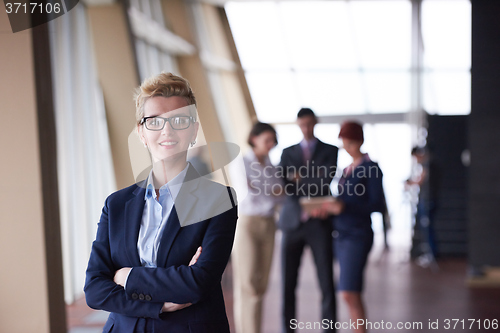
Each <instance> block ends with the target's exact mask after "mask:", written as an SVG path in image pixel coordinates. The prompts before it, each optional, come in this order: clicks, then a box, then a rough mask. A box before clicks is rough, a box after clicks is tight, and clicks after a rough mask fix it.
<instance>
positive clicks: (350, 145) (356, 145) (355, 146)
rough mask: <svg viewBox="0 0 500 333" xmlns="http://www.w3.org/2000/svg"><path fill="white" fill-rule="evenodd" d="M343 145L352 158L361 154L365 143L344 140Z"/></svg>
mask: <svg viewBox="0 0 500 333" xmlns="http://www.w3.org/2000/svg"><path fill="white" fill-rule="evenodd" d="M342 144H343V146H344V149H345V151H346V152H347V153H348V154H349V155H351V157H354V156H357V155H359V154H360V152H361V145H362V144H363V142H361V141H357V140H351V139H345V138H342Z"/></svg>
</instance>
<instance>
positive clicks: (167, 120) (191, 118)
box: [139, 115, 196, 131]
mask: <svg viewBox="0 0 500 333" xmlns="http://www.w3.org/2000/svg"><path fill="white" fill-rule="evenodd" d="M179 117H183V118H186V117H187V118H189V120H190V122H189V125H188V126H187V127H186V128H179V129H176V128H174V127H173V126H172V123H170V119H172V118H179ZM151 118H159V119H163V120H164V121H165V122H164V123H163V126H162V127H161V128H160V129H149V128H148V126H147V125H146V120H148V119H151ZM195 122H196V119H195V118H194V117H193V116H185V115H179V116H173V117H168V118H164V117H159V116H151V117H144V118H142V119H141V121H140V122H139V124H140V125H144V127H146V129H147V130H148V131H163V129H164V128H165V124H166V123H168V124H169V125H170V128H171V129H173V130H174V131H183V130H185V129H188V128H189V126H191V123H195Z"/></svg>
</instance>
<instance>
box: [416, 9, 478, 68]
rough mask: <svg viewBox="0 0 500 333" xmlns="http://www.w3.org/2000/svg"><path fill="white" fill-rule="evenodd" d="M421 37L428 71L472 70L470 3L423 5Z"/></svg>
mask: <svg viewBox="0 0 500 333" xmlns="http://www.w3.org/2000/svg"><path fill="white" fill-rule="evenodd" d="M422 34H423V42H424V50H425V56H424V61H425V66H426V67H434V68H435V67H442V68H444V67H446V68H460V69H461V68H470V64H471V4H470V1H468V0H457V1H428V0H427V1H424V2H423V4H422Z"/></svg>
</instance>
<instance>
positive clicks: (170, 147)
mask: <svg viewBox="0 0 500 333" xmlns="http://www.w3.org/2000/svg"><path fill="white" fill-rule="evenodd" d="M185 106H188V103H187V101H186V100H185V99H184V98H182V97H179V96H172V97H161V96H157V97H152V98H150V99H149V100H147V101H146V104H145V105H144V117H156V116H159V117H163V118H171V117H175V116H190V113H189V109H188V108H185ZM181 108H182V109H181ZM198 126H199V123H198V122H196V123H190V124H189V127H188V128H186V129H182V130H174V129H173V128H172V126H171V125H170V124H169V123H168V122H167V123H165V126H164V127H163V129H162V130H159V131H152V130H149V129H147V128H146V125H144V124H143V125H139V134H140V137H141V140H142V142H143V143H145V144H146V145H147V146H148V149H149V151H150V153H151V155H152V157H153V162H157V161H161V160H167V161H171V160H177V159H179V158H183V159H184V160H185V159H186V155H187V149H188V147H189V144H190V143H191V142H193V141H195V140H196V135H197V133H198Z"/></svg>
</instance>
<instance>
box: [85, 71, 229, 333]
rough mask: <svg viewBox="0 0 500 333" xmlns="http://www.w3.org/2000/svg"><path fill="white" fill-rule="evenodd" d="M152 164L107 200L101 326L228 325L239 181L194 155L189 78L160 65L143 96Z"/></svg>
mask: <svg viewBox="0 0 500 333" xmlns="http://www.w3.org/2000/svg"><path fill="white" fill-rule="evenodd" d="M136 121H137V123H136V126H137V131H138V134H139V137H140V139H141V141H142V143H143V144H144V145H145V146H146V147H147V148H148V150H149V152H150V155H151V159H152V162H153V168H152V170H151V172H150V173H149V176H148V177H147V179H146V180H144V181H142V182H139V183H137V184H134V185H132V186H129V187H127V188H125V189H122V190H119V191H117V192H115V193H113V194H111V195H110V196H109V197H108V198H107V199H106V202H105V204H104V208H103V210H102V215H101V218H100V221H99V224H98V230H97V236H96V240H95V241H94V243H93V245H92V252H91V255H90V259H89V264H88V268H87V273H86V275H87V276H86V281H85V297H86V300H87V304H88V305H89V306H90V307H91V308H94V309H102V310H106V311H109V312H111V314H110V315H109V318H108V321H107V322H106V324H105V326H104V329H103V332H120V333H121V332H130V333H142V332H144V333H145V332H155V333H157V332H176V333H184V332H185V333H194V332H213V333H220V332H229V325H228V320H227V317H226V311H225V305H224V299H223V296H222V289H221V285H220V281H221V276H222V273H223V272H224V269H225V267H226V264H227V262H228V259H229V256H230V254H231V249H232V245H233V239H234V233H235V227H236V220H237V208H236V197H235V194H234V191H232V189H230V188H229V187H226V186H223V185H221V184H218V183H215V182H212V181H210V180H207V179H205V178H203V177H200V175H199V174H198V173H197V171H196V170H195V169H194V168H193V167H192V166H191V165H190V164H189V163H188V162H187V160H186V157H187V150H188V148H189V146H193V145H194V143H195V142H196V136H197V132H198V127H199V123H198V122H197V119H196V99H195V96H194V94H193V92H192V90H191V88H190V86H189V83H188V82H187V81H186V80H185V79H183V78H181V77H179V76H176V75H173V74H170V73H162V74H159V75H157V76H155V77H152V78H149V79H147V80H145V81H144V82H143V83H142V85H141V87H140V88H139V89H138V93H137V96H136Z"/></svg>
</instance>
